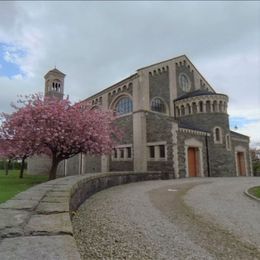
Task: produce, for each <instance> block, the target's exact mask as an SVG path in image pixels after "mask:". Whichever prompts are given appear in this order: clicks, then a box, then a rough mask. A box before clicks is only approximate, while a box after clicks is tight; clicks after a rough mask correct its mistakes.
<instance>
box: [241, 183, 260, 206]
mask: <svg viewBox="0 0 260 260" xmlns="http://www.w3.org/2000/svg"><path fill="white" fill-rule="evenodd" d="M255 187H258V186H255ZM252 188H254V187H250V188H248V189H246V190H245V191H244V193H245V194H246V195H247V196H248V197H249V198H251V199H254V200H257V201H259V202H260V198H257V197H256V196H254V195H252V194H250V193H249V190H250V189H252Z"/></svg>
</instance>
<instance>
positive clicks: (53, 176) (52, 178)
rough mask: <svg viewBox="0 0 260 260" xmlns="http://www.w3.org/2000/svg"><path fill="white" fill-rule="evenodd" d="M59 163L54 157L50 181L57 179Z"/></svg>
mask: <svg viewBox="0 0 260 260" xmlns="http://www.w3.org/2000/svg"><path fill="white" fill-rule="evenodd" d="M59 162H60V161H59V160H58V159H57V158H56V157H55V156H54V155H53V157H52V165H51V170H50V173H49V181H50V180H54V179H56V172H57V168H58V164H59Z"/></svg>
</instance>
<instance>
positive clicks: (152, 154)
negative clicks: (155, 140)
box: [149, 146, 155, 158]
mask: <svg viewBox="0 0 260 260" xmlns="http://www.w3.org/2000/svg"><path fill="white" fill-rule="evenodd" d="M154 148H155V147H154V146H149V155H150V158H154V157H155V151H154Z"/></svg>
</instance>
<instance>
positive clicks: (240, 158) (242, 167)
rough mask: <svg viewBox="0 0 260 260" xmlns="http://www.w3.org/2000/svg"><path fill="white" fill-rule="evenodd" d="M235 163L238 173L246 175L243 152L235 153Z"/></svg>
mask: <svg viewBox="0 0 260 260" xmlns="http://www.w3.org/2000/svg"><path fill="white" fill-rule="evenodd" d="M237 164H238V173H239V175H240V176H246V165H245V156H244V153H242V152H238V153H237Z"/></svg>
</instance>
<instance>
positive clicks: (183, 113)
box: [181, 105, 185, 116]
mask: <svg viewBox="0 0 260 260" xmlns="http://www.w3.org/2000/svg"><path fill="white" fill-rule="evenodd" d="M181 115H182V116H185V107H184V105H182V106H181Z"/></svg>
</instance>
